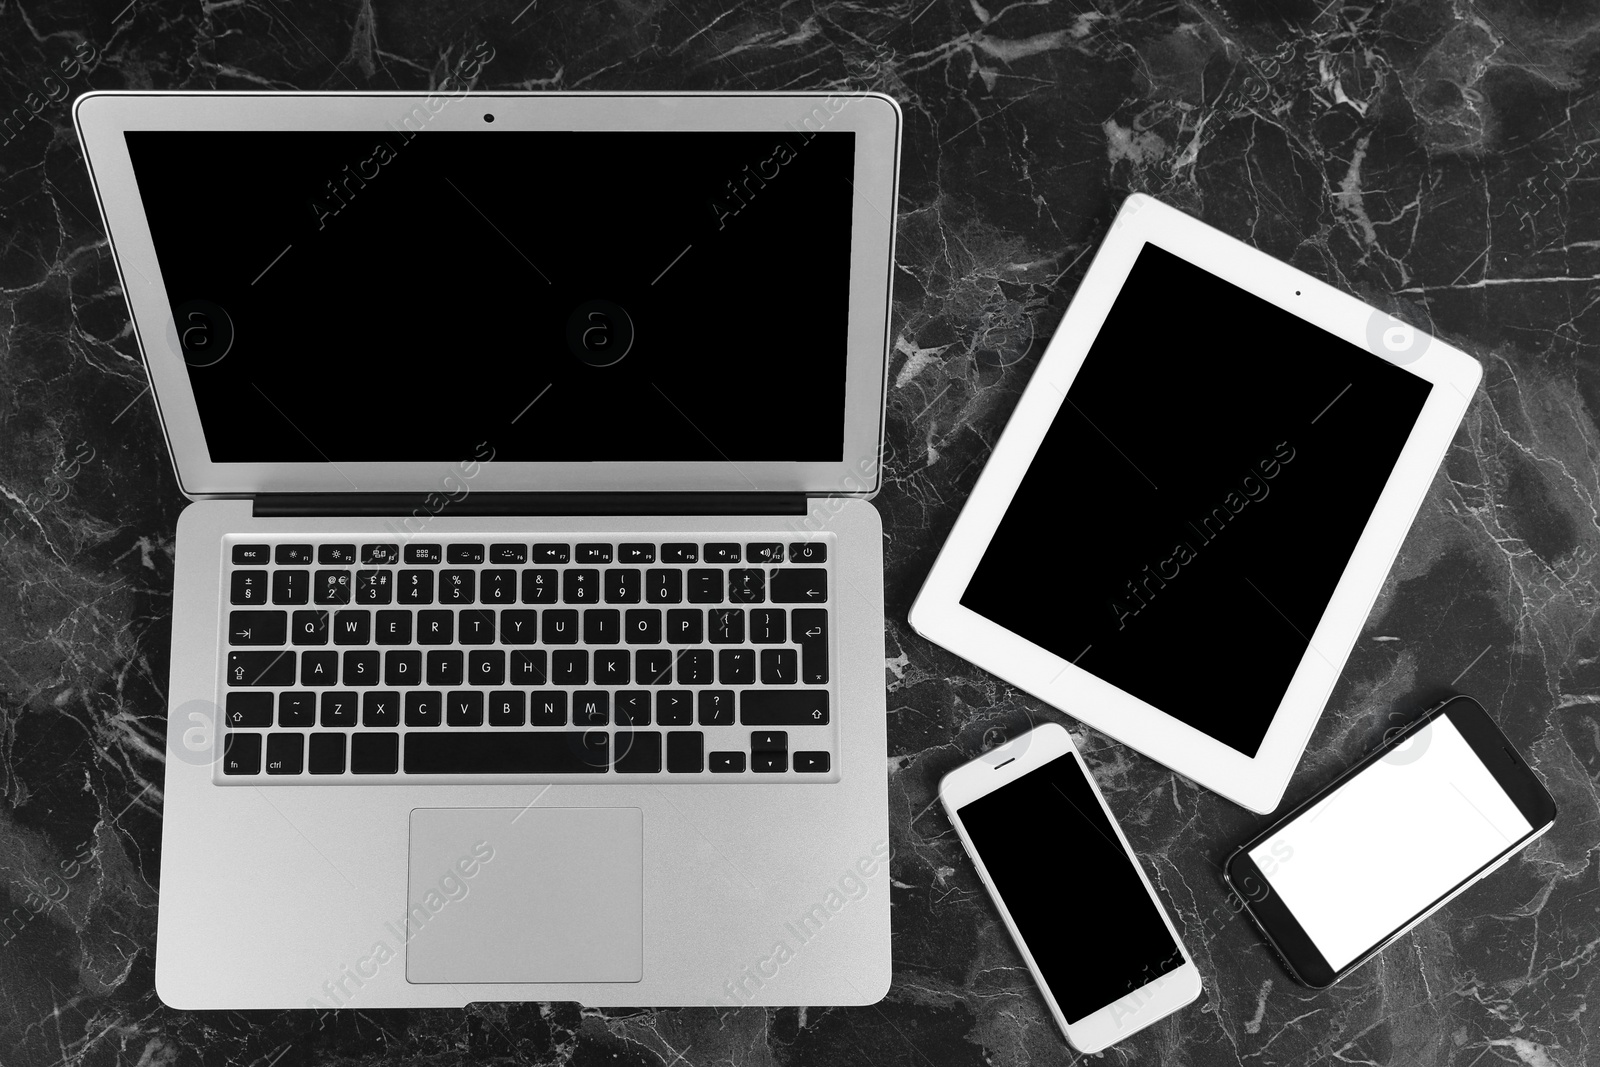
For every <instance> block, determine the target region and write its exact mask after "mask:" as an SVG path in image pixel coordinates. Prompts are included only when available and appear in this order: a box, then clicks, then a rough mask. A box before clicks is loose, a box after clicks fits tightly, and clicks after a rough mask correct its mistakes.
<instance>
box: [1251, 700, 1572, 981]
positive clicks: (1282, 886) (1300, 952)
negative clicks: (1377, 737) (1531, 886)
mask: <svg viewBox="0 0 1600 1067" xmlns="http://www.w3.org/2000/svg"><path fill="white" fill-rule="evenodd" d="M1555 818H1556V805H1555V801H1554V800H1553V799H1551V797H1550V793H1549V792H1548V791H1547V790H1546V789H1545V787H1544V784H1543V783H1542V782H1540V781H1539V779H1538V776H1536V775H1535V774H1534V772H1533V770H1532V769H1531V768H1530V767H1529V766H1528V764H1527V763H1526V762H1525V761H1524V760H1523V759H1522V757H1521V756H1519V755H1518V754H1517V751H1516V749H1515V748H1514V747H1513V746H1512V744H1511V742H1510V741H1509V740H1507V738H1506V735H1505V734H1504V733H1503V732H1502V731H1501V730H1500V728H1499V727H1498V726H1496V725H1495V723H1494V720H1492V719H1491V718H1490V717H1489V714H1488V712H1486V711H1484V709H1483V707H1482V706H1481V705H1480V704H1478V702H1477V701H1475V700H1473V699H1472V698H1471V697H1464V696H1461V697H1454V698H1452V699H1451V700H1448V701H1446V702H1445V703H1444V704H1441V705H1440V706H1438V707H1437V708H1434V709H1433V710H1432V711H1429V712H1428V713H1427V714H1425V715H1423V716H1422V717H1421V718H1420V719H1418V720H1417V721H1416V722H1414V723H1412V724H1411V725H1410V726H1408V727H1406V729H1405V730H1403V731H1402V732H1400V733H1399V734H1398V735H1397V736H1395V737H1394V738H1392V739H1391V740H1390V741H1389V742H1388V743H1387V744H1385V745H1384V746H1383V747H1382V748H1380V749H1378V750H1377V751H1375V752H1373V753H1372V754H1371V755H1370V756H1368V757H1367V758H1366V759H1364V760H1362V761H1361V762H1360V763H1358V764H1357V765H1356V766H1355V767H1353V768H1351V769H1350V770H1349V771H1347V772H1345V774H1344V775H1343V776H1341V777H1340V778H1339V779H1338V780H1337V781H1335V782H1334V783H1333V784H1332V785H1330V786H1328V788H1326V789H1324V790H1322V791H1321V792H1320V793H1318V794H1316V795H1315V796H1313V797H1312V798H1311V799H1309V800H1307V801H1306V802H1305V803H1303V804H1301V805H1300V806H1299V807H1297V808H1295V809H1294V810H1293V811H1291V812H1290V813H1289V814H1288V815H1287V816H1286V817H1285V818H1284V819H1282V820H1281V821H1280V822H1278V823H1277V824H1276V825H1274V826H1273V827H1271V828H1270V829H1268V830H1267V831H1266V832H1265V833H1262V834H1261V835H1259V836H1257V837H1256V838H1254V839H1253V840H1251V841H1249V842H1247V843H1246V844H1244V845H1243V846H1242V847H1240V849H1239V850H1238V851H1237V852H1235V853H1234V854H1233V856H1232V857H1231V858H1230V859H1229V860H1228V864H1227V867H1226V868H1225V876H1226V878H1227V881H1228V884H1229V885H1230V886H1231V887H1232V888H1233V890H1234V891H1235V892H1236V893H1238V894H1239V896H1240V897H1242V898H1243V899H1244V901H1245V904H1246V907H1247V908H1248V909H1249V911H1250V915H1251V917H1252V918H1253V919H1254V920H1255V922H1256V925H1258V926H1259V927H1261V929H1262V931H1263V932H1264V933H1265V934H1266V936H1267V940H1268V941H1270V942H1271V943H1272V946H1273V947H1274V948H1275V949H1277V951H1278V955H1279V956H1280V957H1282V959H1283V961H1284V963H1285V964H1286V965H1287V966H1288V968H1289V971H1290V972H1291V973H1292V974H1293V975H1294V976H1295V977H1296V978H1297V979H1299V980H1300V981H1301V982H1304V983H1305V984H1306V985H1309V986H1313V987H1316V988H1324V987H1327V986H1330V985H1333V984H1334V983H1335V982H1337V981H1339V979H1341V978H1343V977H1344V976H1345V975H1347V974H1349V973H1350V972H1351V971H1353V970H1355V969H1356V968H1357V967H1360V966H1361V965H1362V964H1363V963H1365V962H1366V961H1367V960H1369V959H1371V958H1372V957H1373V956H1375V955H1376V954H1377V953H1378V952H1380V951H1382V950H1383V948H1384V947H1385V946H1387V945H1389V944H1390V943H1391V942H1393V941H1395V940H1396V939H1398V938H1399V937H1401V936H1403V935H1404V934H1405V933H1406V932H1407V931H1409V930H1410V929H1411V928H1412V927H1413V926H1415V925H1417V923H1419V922H1421V921H1422V920H1423V919H1426V918H1427V917H1428V916H1429V915H1432V914H1433V913H1434V912H1435V911H1437V910H1438V909H1439V908H1441V907H1443V906H1444V905H1445V904H1447V903H1449V902H1450V901H1451V900H1453V899H1454V898H1455V897H1456V896H1457V895H1459V894H1460V893H1461V892H1462V891H1464V890H1465V889H1466V888H1467V887H1468V886H1470V885H1472V884H1473V883H1474V882H1476V881H1478V880H1479V879H1481V878H1483V877H1484V876H1485V875H1487V874H1488V873H1489V872H1490V871H1493V870H1494V869H1495V868H1496V867H1498V866H1500V865H1501V864H1502V863H1504V862H1505V861H1506V860H1508V859H1510V858H1511V857H1512V856H1514V855H1516V853H1517V852H1519V851H1521V850H1522V849H1523V848H1525V847H1527V845H1528V844H1529V843H1530V842H1532V841H1533V840H1534V839H1535V838H1537V837H1539V835H1541V834H1543V833H1544V832H1545V831H1547V830H1549V829H1550V827H1551V826H1552V825H1554V823H1555Z"/></svg>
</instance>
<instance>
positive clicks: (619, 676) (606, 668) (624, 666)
mask: <svg viewBox="0 0 1600 1067" xmlns="http://www.w3.org/2000/svg"><path fill="white" fill-rule="evenodd" d="M630 660H631V657H630V656H629V654H628V652H627V651H626V650H624V649H620V648H600V649H596V650H595V653H594V684H595V685H627V684H628V683H629V682H631V681H632V678H631V674H632V672H631V671H629V670H628V664H629V662H630Z"/></svg>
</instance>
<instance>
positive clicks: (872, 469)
mask: <svg viewBox="0 0 1600 1067" xmlns="http://www.w3.org/2000/svg"><path fill="white" fill-rule="evenodd" d="M73 113H74V119H75V121H76V123H77V127H78V132H79V137H80V139H81V140H82V143H83V146H84V153H85V156H86V158H87V161H88V164H89V168H90V172H91V175H92V177H93V179H94V186H95V190H96V195H97V197H98V199H99V202H100V210H101V213H102V215H103V217H104V219H105V222H106V228H107V233H108V235H109V237H110V240H111V244H112V248H113V250H114V252H115V256H116V260H117V269H118V272H119V274H120V276H121V279H122V285H123V289H124V292H125V293H126V294H127V299H128V306H129V310H130V313H131V314H132V316H133V321H134V326H135V333H136V336H137V340H138V343H139V348H140V352H141V355H142V356H143V358H144V361H145V366H146V368H147V370H148V371H149V375H150V383H151V387H152V390H153V393H154V396H155V400H156V406H157V410H158V412H159V415H160V418H161V423H162V428H163V431H164V433H165V434H166V438H167V444H168V447H169V448H170V450H171V453H172V458H173V467H174V469H175V472H176V474H177V478H178V483H179V487H180V488H181V489H182V490H183V492H184V493H185V495H187V496H190V497H196V498H198V497H212V496H253V495H258V494H265V493H334V494H344V493H367V492H386V493H430V492H441V491H444V489H442V487H444V486H445V480H446V479H450V480H451V484H459V483H460V482H461V479H462V470H463V467H464V466H466V467H467V468H468V469H469V470H470V471H471V479H472V480H471V489H472V490H473V491H486V492H513V491H514V492H604V493H627V492H646V491H648V492H695V493H708V492H709V493H721V492H726V493H748V492H766V493H771V492H789V493H806V494H810V495H845V496H864V497H870V496H872V495H873V494H874V493H876V491H877V489H878V486H879V482H880V457H881V453H882V440H883V412H884V393H885V370H886V365H887V354H888V341H889V337H888V329H889V302H890V288H891V278H892V269H893V255H894V225H893V218H894V211H895V205H896V187H897V181H898V169H899V147H900V108H899V106H898V104H896V103H895V101H894V100H893V99H892V98H890V97H887V96H884V95H881V94H874V93H772V94H768V93H749V94H725V93H705V94H663V93H579V94H569V93H510V94H507V93H459V92H458V93H451V92H445V91H441V92H439V93H435V94H415V93H139V92H126V93H124V92H110V93H90V94H86V95H85V96H83V97H80V98H79V99H78V101H77V103H76V104H75V106H74V109H73ZM489 113H492V114H493V115H494V119H493V121H492V122H486V121H485V120H484V116H485V114H489ZM408 119H409V120H410V122H409V125H403V124H404V123H406V122H407V120H408ZM397 128H405V129H416V130H418V131H419V135H423V136H425V135H426V134H428V133H431V132H439V131H470V132H474V133H478V134H480V135H482V136H487V137H493V136H498V135H503V134H505V133H506V132H508V131H529V130H532V131H537V130H551V131H566V130H575V129H576V130H596V131H617V132H624V131H735V132H738V131H754V132H763V131H771V132H775V133H777V132H782V133H789V134H795V133H800V134H818V133H828V132H833V131H844V130H848V131H851V132H853V133H854V134H855V135H856V136H855V174H854V178H853V181H852V185H853V187H854V195H853V197H852V220H851V238H850V263H849V271H850V274H849V287H850V300H849V320H848V321H849V325H848V330H847V335H846V344H847V347H848V353H847V359H846V370H845V391H844V440H843V442H842V450H841V458H840V459H839V460H838V461H837V462H834V461H821V462H773V461H763V462H745V461H738V460H727V461H716V462H682V461H673V462H652V461H629V462H577V463H571V462H566V463H541V462H512V461H504V460H502V461H490V462H479V461H480V460H482V459H483V458H484V457H483V455H482V454H479V455H476V456H440V457H437V458H436V459H430V460H426V461H414V462H413V461H406V462H359V463H355V462H349V463H347V462H342V461H335V462H329V463H216V462H213V461H212V459H211V455H210V452H209V450H208V448H207V445H206V438H205V433H204V430H203V429H202V426H201V421H200V412H199V408H198V405H197V403H196V399H195V394H194V391H193V389H192V387H191V385H190V380H189V373H188V367H187V365H186V364H185V362H184V360H183V356H182V354H181V353H180V351H179V350H178V347H177V343H176V340H177V332H176V329H175V327H174V325H173V322H172V311H171V307H170V305H169V303H168V300H167V293H166V288H165V285H164V283H163V279H162V274H161V268H160V263H159V261H158V259H157V257H156V252H155V245H154V242H153V239H152V235H151V232H150V226H149V221H148V219H147V217H146V215H145V212H144V208H143V204H142V202H141V200H140V197H139V192H138V183H137V181H136V180H135V177H134V171H133V165H132V162H131V160H130V158H129V154H128V149H127V141H126V139H125V138H124V136H123V134H124V133H125V132H127V131H129V130H227V131H252V130H262V131H267V130H274V131H276V130H289V131H297V130H351V131H371V132H380V131H385V132H393V130H395V129H397ZM209 180H215V176H211V179H209ZM794 296H795V299H796V300H797V301H803V299H804V296H805V294H803V293H797V294H794ZM450 358H455V357H454V356H451V357H450ZM490 448H491V449H492V443H491V445H490ZM446 488H447V487H446Z"/></svg>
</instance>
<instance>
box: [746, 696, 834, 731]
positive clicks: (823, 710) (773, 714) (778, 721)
mask: <svg viewBox="0 0 1600 1067" xmlns="http://www.w3.org/2000/svg"><path fill="white" fill-rule="evenodd" d="M739 721H740V722H741V723H743V724H744V725H745V726H826V725H827V724H828V691H827V690H826V689H746V690H745V691H744V692H743V693H740V694H739Z"/></svg>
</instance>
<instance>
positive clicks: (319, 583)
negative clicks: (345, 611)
mask: <svg viewBox="0 0 1600 1067" xmlns="http://www.w3.org/2000/svg"><path fill="white" fill-rule="evenodd" d="M312 589H313V590H314V592H315V596H316V600H317V603H318V604H348V603H350V572H349V571H318V572H317V577H316V580H315V581H314V582H312Z"/></svg>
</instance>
